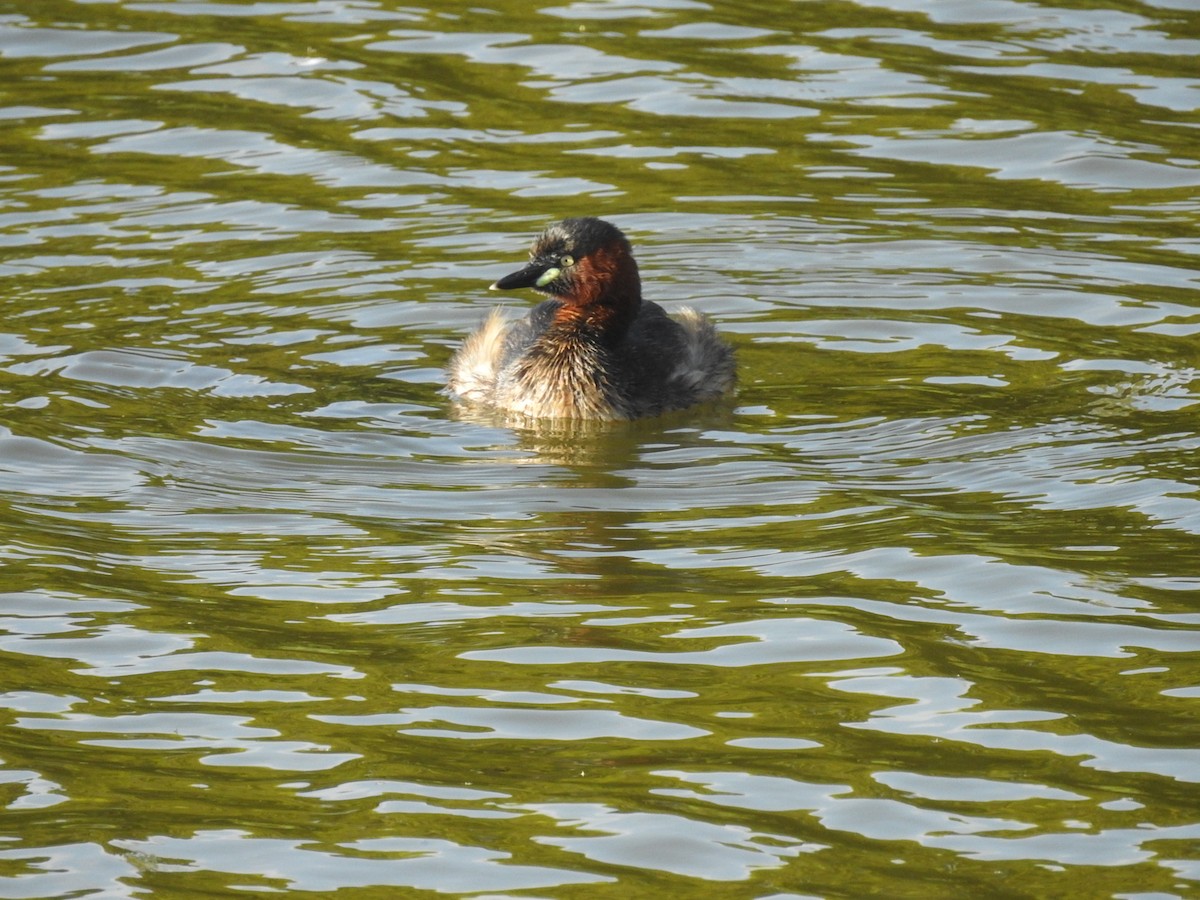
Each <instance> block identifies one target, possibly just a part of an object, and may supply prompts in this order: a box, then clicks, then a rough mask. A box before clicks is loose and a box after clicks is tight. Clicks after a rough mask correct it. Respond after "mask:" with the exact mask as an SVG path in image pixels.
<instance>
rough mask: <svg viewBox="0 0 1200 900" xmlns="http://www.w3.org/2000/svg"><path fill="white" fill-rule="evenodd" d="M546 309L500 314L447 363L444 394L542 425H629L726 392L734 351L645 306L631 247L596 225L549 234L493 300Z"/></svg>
mask: <svg viewBox="0 0 1200 900" xmlns="http://www.w3.org/2000/svg"><path fill="white" fill-rule="evenodd" d="M516 288H534V289H535V290H537V291H539V292H540V293H542V294H545V295H547V296H549V297H550V299H549V300H545V301H543V302H542V303H540V304H538V305H537V306H536V307H535V308H534V309H533V310H532V311H531V312H530V313H529V315H528V316H526V317H525V318H523V319H517V320H506V319H505V318H504V317H503V315H502V314H501V312H500V311H499V310H495V311H493V312H492V314H491V315H490V316H489V317H488V319H487V320H486V321H485V322H484V324H483V325H482V326H481V327H480V329H479V330H478V331H476V332H475V333H474V334H473V335H471V336H470V337H469V338H467V340H466V341H465V342H464V343H463V345H462V347H461V348H460V349H459V350H458V352H457V353H456V354H455V355H454V358H453V359H452V360H451V361H450V368H449V376H450V377H449V384H448V390H449V391H450V393H452V394H455V395H457V396H458V397H460V398H462V399H463V400H467V401H470V402H477V403H486V404H489V405H491V406H495V407H498V408H500V409H504V410H509V411H511V412H515V413H520V414H523V415H527V416H534V417H539V418H567V419H608V420H621V419H636V418H640V417H642V416H652V415H657V414H658V413H663V412H667V411H669V410H674V409H683V408H685V407H688V406H691V405H693V404H695V403H700V402H703V401H705V400H712V399H715V398H717V397H720V396H721V395H722V394H725V393H726V392H728V391H729V390H730V389H731V388H732V387H733V383H734V377H735V366H734V359H733V350H732V348H730V346H729V345H728V344H726V343H725V342H724V341H723V340H722V339H721V338H720V337H719V336H718V335H717V331H716V328H715V327H713V324H712V322H710V321H709V320H708V318H707V317H705V316H703V315H701V314H700V313H698V312H696V311H695V310H694V309H690V308H684V309H681V310H679V312H678V313H677V314H676V315H675V316H673V317H672V316H668V315H667V314H666V312H665V311H664V310H663V308H662V307H661V306H659V305H658V304H657V303H651V302H649V301H645V300H643V299H642V282H641V278H640V277H639V276H638V267H637V263H636V262H634V259H633V254H632V252H631V251H630V247H629V241H628V240H626V238H625V235H624V234H622V233H621V232H620V230H619V229H617V228H616V227H615V226H613V225H611V224H609V223H608V222H604V221H601V220H600V219H593V218H581V219H565V220H563V221H562V222H558V223H556V224H554V225H551V226H550V227H548V228H547V229H546V230H545V231H544V232H542V234H541V236H540V237H538V239H537V240H535V241H534V243H533V247H532V248H531V249H530V251H529V264H528V265H526V266H525V267H524V268H523V269H521V270H520V271H518V272H513V273H512V274H511V275H505V276H504V277H503V278H501V279H500V280H499V281H497V282H496V283H495V284H493V285H492V286H491V289H492V290H494V291H508V290H514V289H516Z"/></svg>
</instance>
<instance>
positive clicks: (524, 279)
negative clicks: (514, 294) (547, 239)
mask: <svg viewBox="0 0 1200 900" xmlns="http://www.w3.org/2000/svg"><path fill="white" fill-rule="evenodd" d="M545 274H546V267H545V266H538V265H534V264H533V263H530V264H529V265H527V266H526V267H525V268H523V269H521V270H520V271H519V272H513V273H512V274H511V275H505V276H504V277H503V278H501V279H500V280H499V281H497V282H496V283H495V284H493V285H492V286H491V287H490V288H488V290H492V291H512V290H516V289H517V288H531V287H541V285H542V284H545V282H544V281H542V280H541V279H542V276H543V275H545Z"/></svg>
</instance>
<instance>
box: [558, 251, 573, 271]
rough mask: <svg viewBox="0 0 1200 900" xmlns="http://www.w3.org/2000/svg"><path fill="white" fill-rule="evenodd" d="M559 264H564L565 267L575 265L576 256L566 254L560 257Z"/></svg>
mask: <svg viewBox="0 0 1200 900" xmlns="http://www.w3.org/2000/svg"><path fill="white" fill-rule="evenodd" d="M558 264H559V265H560V266H562V267H563V268H564V269H565V268H566V267H567V266H573V265H575V257H573V256H571V255H569V254H568V255H567V256H564V257H563V258H562V259H560V260H559V261H558Z"/></svg>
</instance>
